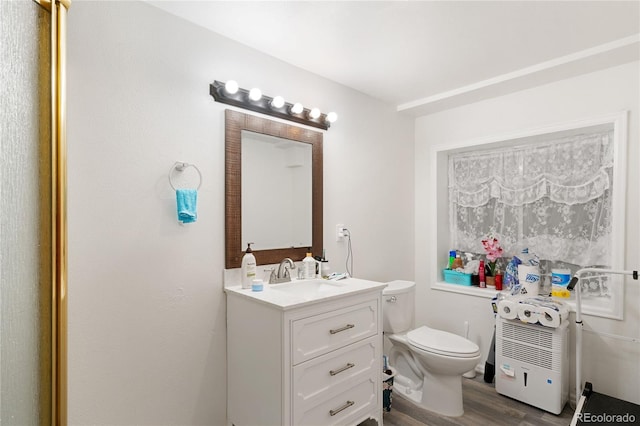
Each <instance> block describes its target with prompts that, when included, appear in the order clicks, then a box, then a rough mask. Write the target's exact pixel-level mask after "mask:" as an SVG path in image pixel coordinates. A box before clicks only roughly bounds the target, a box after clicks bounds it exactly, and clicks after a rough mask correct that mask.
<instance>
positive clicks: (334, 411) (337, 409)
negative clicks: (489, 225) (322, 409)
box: [329, 401, 355, 416]
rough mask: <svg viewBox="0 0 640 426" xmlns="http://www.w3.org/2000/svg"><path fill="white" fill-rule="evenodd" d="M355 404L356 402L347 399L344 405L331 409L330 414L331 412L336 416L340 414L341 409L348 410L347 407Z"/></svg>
mask: <svg viewBox="0 0 640 426" xmlns="http://www.w3.org/2000/svg"><path fill="white" fill-rule="evenodd" d="M353 404H355V402H353V401H347V402H346V403H345V404H344V405H343V406H342V407H340V408H336V409H335V410H329V414H331V415H332V416H335V415H336V414H338V413H339V412H340V411H342V410H346V409H347V408H349V407H351V406H352V405H353Z"/></svg>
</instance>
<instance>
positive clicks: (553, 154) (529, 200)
mask: <svg viewBox="0 0 640 426" xmlns="http://www.w3.org/2000/svg"><path fill="white" fill-rule="evenodd" d="M612 171H613V130H609V131H599V132H590V133H586V134H580V135H575V136H570V137H563V138H557V139H554V140H546V141H544V142H537V143H529V144H526V145H522V146H518V147H505V148H499V149H492V150H477V151H473V152H465V153H459V154H452V155H450V156H449V214H450V218H449V219H450V220H449V224H450V231H451V236H452V239H453V241H452V242H453V244H454V247H455V248H457V249H459V250H462V251H469V252H474V253H484V250H483V248H482V244H481V240H482V238H484V237H486V236H487V235H489V234H491V235H494V236H496V237H497V238H498V239H499V241H500V244H501V245H502V247H503V248H504V249H505V257H511V256H512V255H514V254H517V253H519V252H520V251H521V250H522V248H525V247H528V248H529V252H530V253H535V254H537V255H538V256H539V257H540V259H544V260H547V261H550V262H553V263H556V262H566V263H570V264H574V265H580V266H587V265H590V266H593V265H610V263H611V262H610V261H611V259H610V252H611V251H610V247H611V208H612V204H611V189H610V188H611V184H612V178H613V176H612Z"/></svg>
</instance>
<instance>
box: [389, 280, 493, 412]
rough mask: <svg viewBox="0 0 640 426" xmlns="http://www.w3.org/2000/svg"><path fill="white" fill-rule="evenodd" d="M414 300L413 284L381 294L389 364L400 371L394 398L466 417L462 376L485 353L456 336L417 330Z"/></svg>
mask: <svg viewBox="0 0 640 426" xmlns="http://www.w3.org/2000/svg"><path fill="white" fill-rule="evenodd" d="M414 301H415V283H414V282H412V281H392V282H390V283H388V285H387V287H386V288H385V289H384V290H383V291H382V311H383V318H384V319H383V321H384V326H383V329H384V335H385V337H388V338H389V340H390V342H391V348H390V350H389V354H388V356H389V364H390V365H391V367H393V368H394V369H395V370H396V375H395V378H394V383H393V390H394V395H399V396H401V397H404V398H406V399H408V400H409V401H411V402H413V403H414V404H416V405H418V406H420V407H422V408H425V409H427V410H430V411H433V412H436V413H439V414H442V415H444V416H450V417H457V416H461V415H462V414H463V413H464V409H463V407H462V375H463V374H464V373H466V372H468V371H469V370H472V369H474V368H475V366H476V365H477V364H478V362H479V361H480V348H479V347H478V345H476V344H475V343H473V342H471V341H470V340H467V339H465V338H464V337H461V336H458V335H456V334H453V333H448V332H445V331H441V330H436V329H433V328H430V327H427V326H424V325H423V326H421V327H417V328H414V309H415V308H414V306H415V305H414Z"/></svg>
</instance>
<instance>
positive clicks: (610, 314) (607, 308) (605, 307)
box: [431, 281, 623, 321]
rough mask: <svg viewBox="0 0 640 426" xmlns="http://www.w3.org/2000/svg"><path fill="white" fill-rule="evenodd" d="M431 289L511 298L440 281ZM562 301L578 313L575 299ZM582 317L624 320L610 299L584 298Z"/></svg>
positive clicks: (506, 292)
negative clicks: (613, 309) (612, 308)
mask: <svg viewBox="0 0 640 426" xmlns="http://www.w3.org/2000/svg"><path fill="white" fill-rule="evenodd" d="M431 289H433V290H440V291H446V292H449V293H458V294H466V295H468V296H475V297H482V298H485V299H492V298H493V297H494V296H495V295H496V294H497V293H502V294H504V295H505V296H510V293H509V291H508V290H502V291H498V290H496V289H491V288H480V287H475V286H466V285H459V284H452V283H447V282H444V281H438V282H436V283H434V284H432V285H431ZM562 301H563V302H565V303H566V304H567V305H568V306H569V310H570V312H575V311H576V301H575V299H574V298H573V297H572V298H571V299H562ZM582 315H591V316H595V317H601V318H609V319H614V320H618V321H620V320H622V319H623V315H622V312H615V311H612V310H611V305H610V301H609V300H608V299H600V300H598V299H587V298H585V297H584V296H583V300H582Z"/></svg>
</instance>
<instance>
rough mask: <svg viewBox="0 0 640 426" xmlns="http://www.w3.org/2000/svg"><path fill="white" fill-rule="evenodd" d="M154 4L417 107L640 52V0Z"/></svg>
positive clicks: (402, 106) (403, 107)
mask: <svg viewBox="0 0 640 426" xmlns="http://www.w3.org/2000/svg"><path fill="white" fill-rule="evenodd" d="M149 3H151V4H153V5H154V6H157V7H159V8H161V9H164V10H166V11H168V12H170V13H172V14H174V15H177V16H180V17H182V18H185V19H187V20H189V21H192V22H194V23H196V24H198V25H201V26H204V27H206V28H209V29H211V30H212V31H214V32H216V33H219V34H221V35H224V36H226V37H228V38H230V39H233V40H236V41H238V42H240V43H242V44H245V45H247V46H250V47H253V48H255V49H257V50H260V51H262V52H264V53H267V54H269V55H271V56H274V57H276V58H278V59H281V60H283V61H285V62H288V63H290V64H292V65H295V66H297V67H300V68H303V69H305V70H308V71H310V72H313V73H315V74H318V75H321V76H323V77H326V78H328V79H331V80H333V81H336V82H338V83H341V84H343V85H345V86H349V87H351V88H354V89H356V90H358V91H360V92H363V93H366V94H368V95H370V96H373V97H375V98H378V99H380V100H383V101H385V102H388V103H390V104H393V105H396V106H397V107H398V110H400V111H407V112H410V113H414V114H422V113H427V112H433V111H437V110H441V109H443V108H447V107H450V106H455V105H459V104H461V103H464V102H470V101H474V100H479V99H483V98H486V97H490V96H495V95H497V94H501V93H506V92H508V91H511V90H519V89H524V88H527V87H531V86H533V85H536V84H541V83H544V82H548V81H553V80H555V79H558V78H566V77H569V76H573V75H577V74H580V73H585V72H589V71H593V70H596V69H600V68H604V67H607V66H611V65H617V64H620V63H625V62H629V61H631V60H637V59H638V58H639V56H640V55H639V53H640V7H639V6H640V1H571V0H564V1H541V0H537V1H466V2H464V1H374V2H370V1H155V0H150V1H149Z"/></svg>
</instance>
